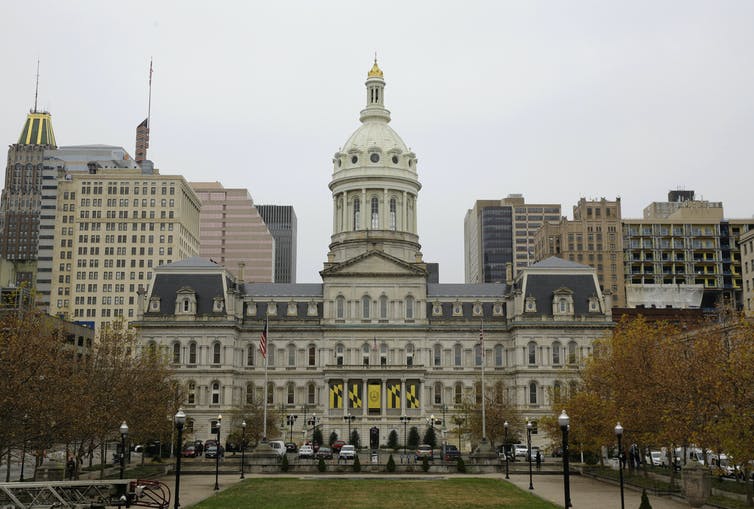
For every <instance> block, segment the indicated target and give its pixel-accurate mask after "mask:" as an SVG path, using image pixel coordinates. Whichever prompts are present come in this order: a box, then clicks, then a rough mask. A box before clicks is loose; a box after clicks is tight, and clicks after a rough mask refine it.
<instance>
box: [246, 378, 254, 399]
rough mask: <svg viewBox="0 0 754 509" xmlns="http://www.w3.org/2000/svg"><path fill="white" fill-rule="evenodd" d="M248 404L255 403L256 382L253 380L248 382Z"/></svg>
mask: <svg viewBox="0 0 754 509" xmlns="http://www.w3.org/2000/svg"><path fill="white" fill-rule="evenodd" d="M246 404H247V405H253V404H254V384H253V383H251V382H249V383H247V384H246Z"/></svg>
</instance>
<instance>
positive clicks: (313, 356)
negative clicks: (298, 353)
mask: <svg viewBox="0 0 754 509" xmlns="http://www.w3.org/2000/svg"><path fill="white" fill-rule="evenodd" d="M307 358H308V364H309V366H314V365H316V364H317V347H316V346H314V345H309V348H308V349H307Z"/></svg>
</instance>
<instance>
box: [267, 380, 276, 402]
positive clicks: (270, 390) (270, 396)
mask: <svg viewBox="0 0 754 509" xmlns="http://www.w3.org/2000/svg"><path fill="white" fill-rule="evenodd" d="M274 402H275V384H273V383H272V382H267V404H268V405H272V404H273V403H274Z"/></svg>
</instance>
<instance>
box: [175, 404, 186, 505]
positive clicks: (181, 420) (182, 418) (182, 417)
mask: <svg viewBox="0 0 754 509" xmlns="http://www.w3.org/2000/svg"><path fill="white" fill-rule="evenodd" d="M173 422H175V427H176V429H177V430H178V446H177V447H176V448H175V451H176V455H175V504H174V505H173V508H174V509H179V508H180V507H181V504H180V503H179V502H178V496H179V495H180V493H181V491H180V490H181V453H182V451H181V446H182V445H183V425H184V424H186V414H185V413H183V408H179V409H178V412H176V414H175V416H174V417H173Z"/></svg>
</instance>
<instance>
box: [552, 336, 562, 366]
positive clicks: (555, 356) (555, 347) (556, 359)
mask: <svg viewBox="0 0 754 509" xmlns="http://www.w3.org/2000/svg"><path fill="white" fill-rule="evenodd" d="M561 362H562V360H561V358H560V343H559V342H557V341H556V342H555V343H553V344H552V364H553V365H554V366H559V365H560V363H561Z"/></svg>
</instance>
